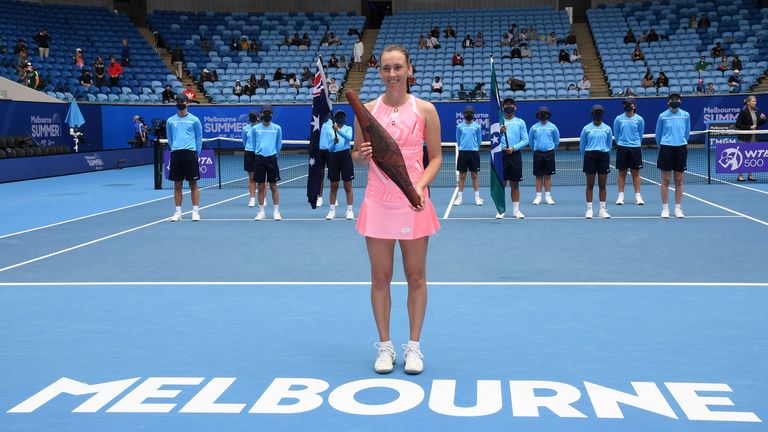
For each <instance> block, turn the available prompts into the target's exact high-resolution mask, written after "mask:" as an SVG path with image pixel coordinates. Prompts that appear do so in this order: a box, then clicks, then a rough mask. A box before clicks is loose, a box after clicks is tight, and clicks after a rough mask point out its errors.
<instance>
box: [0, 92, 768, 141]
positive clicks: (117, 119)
mask: <svg viewBox="0 0 768 432" xmlns="http://www.w3.org/2000/svg"><path fill="white" fill-rule="evenodd" d="M757 96H758V101H760V100H762V98H763V97H767V96H768V95H765V94H764V95H759V94H758V95H757ZM743 101H744V95H717V96H698V97H692V96H691V97H684V98H683V105H682V108H683V109H684V110H686V111H688V112H689V113H690V114H691V128H692V129H693V130H702V129H704V127H705V122H706V121H715V122H722V123H729V122H730V123H733V122H735V120H736V116H737V115H738V113H739V110H740V109H741V108H742V106H743ZM467 104H468V103H467V102H446V103H435V106H436V108H437V111H438V115H439V116H440V120H441V124H442V140H443V142H454V141H455V140H456V129H455V127H454V125H455V124H457V123H458V122H460V121H462V118H463V115H462V112H463V109H464V106H465V105H467ZM469 104H471V105H473V106H474V108H475V112H476V118H477V120H478V122H479V123H480V124H481V126H482V127H483V130H484V133H485V135H486V136H487V131H488V128H489V126H490V121H491V116H490V113H489V104H488V102H487V101H483V102H470V103H469ZM594 104H601V105H603V106H604V107H605V110H606V112H607V116H606V117H607V118H608V119H610V121H611V122H612V119H613V118H614V117H615V116H616V115H618V114H620V113H621V112H622V99H621V98H611V99H562V100H549V101H543V100H539V101H520V102H519V103H518V112H517V114H518V116H519V117H520V118H522V119H523V120H525V122H526V123H527V124H528V126H530V125H531V124H532V123H533V122H535V121H536V120H535V113H536V110H537V109H538V108H539V107H540V106H541V105H546V106H547V107H549V109H550V111H552V122H553V123H554V124H555V125H557V127H558V128H559V129H560V136H561V137H564V138H565V137H578V136H579V134H580V133H581V129H582V127H583V126H584V125H585V124H587V123H588V122H590V121H591V117H590V109H591V107H592V105H594ZM637 105H638V112H639V114H640V115H642V116H643V118H644V119H645V120H646V130H645V133H653V131H654V128H655V125H656V118H657V117H658V114H659V113H660V112H662V111H664V110H665V109H666V108H667V105H666V98H660V97H659V98H638V99H637ZM79 106H80V110H81V111H82V113H83V117H84V118H85V120H86V122H85V125H84V126H83V127H82V130H83V132H84V133H85V139H86V141H88V143H87V144H82V145H81V151H101V150H111V149H125V148H128V147H129V144H128V141H129V140H133V135H134V134H133V116H134V114H138V115H139V116H141V117H143V118H144V119H145V120H146V122H147V123H148V124H150V125H151V121H152V119H167V118H168V117H170V116H172V115H173V114H174V113H175V108H174V107H173V106H172V105H99V104H90V103H81V104H80V105H79ZM254 108H255V109H258V106H251V105H200V106H194V105H193V106H192V107H191V108H190V112H192V113H193V114H195V115H196V116H197V117H199V118H200V120H201V122H202V123H203V135H204V137H205V138H215V137H219V136H225V137H233V138H239V137H240V136H241V132H242V126H243V125H244V124H245V123H246V122H247V113H248V111H249V110H251V109H254ZM68 109H69V105H68V104H56V103H34V102H15V101H0V117H1V118H2V120H0V135H31V136H32V137H33V138H34V139H35V141H36V142H37V143H38V144H39V145H69V146H70V147H72V139H71V137H70V136H69V130H68V126H67V125H66V124H65V122H64V121H65V118H66V115H67V110H68ZM273 109H274V122H275V123H277V124H279V125H281V126H282V128H283V139H285V140H306V139H307V138H308V136H309V128H310V119H311V107H310V106H309V105H273ZM334 109H343V110H345V111H347V113H348V116H347V118H349V119H352V118H353V115H352V112H351V110H350V108H349V106H348V105H346V104H337V105H335V107H334ZM350 121H351V120H350Z"/></svg>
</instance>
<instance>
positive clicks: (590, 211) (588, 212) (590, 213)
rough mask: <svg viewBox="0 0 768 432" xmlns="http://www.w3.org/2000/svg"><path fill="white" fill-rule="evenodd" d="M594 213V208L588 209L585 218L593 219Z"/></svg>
mask: <svg viewBox="0 0 768 432" xmlns="http://www.w3.org/2000/svg"><path fill="white" fill-rule="evenodd" d="M593 215H594V213H593V212H592V209H589V210H587V212H586V213H584V218H585V219H592V216H593Z"/></svg>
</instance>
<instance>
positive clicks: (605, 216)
mask: <svg viewBox="0 0 768 432" xmlns="http://www.w3.org/2000/svg"><path fill="white" fill-rule="evenodd" d="M597 216H598V217H601V218H603V219H610V218H611V215H609V214H608V212H607V211H605V210H600V213H598V214H597Z"/></svg>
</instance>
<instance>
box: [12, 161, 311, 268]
mask: <svg viewBox="0 0 768 432" xmlns="http://www.w3.org/2000/svg"><path fill="white" fill-rule="evenodd" d="M307 175H308V174H304V175H302V176H299V177H296V178H292V179H290V180H286V181H283V182H280V183H278V184H285V183H288V182H292V181H294V180H298V179H301V178H304V177H307ZM248 194H249V192H245V193H243V194H240V195H237V196H234V197H232V198H227V199H225V200H221V201H217V202H215V203H213V204H208V205H207V206H203V207H200V210H205V209H207V208H211V207H213V206H217V205H219V204H224V203H227V202H230V201H234V200H236V199H240V198H242V197H244V196H246V195H248ZM189 213H192V211H191V210H190V211H187V212H185V213H183V214H189ZM163 222H168V218H163V219H159V220H156V221H154V222H150V223H147V224H144V225H140V226H137V227H134V228H130V229H127V230H123V231H120V232H118V233H115V234H110V235H108V236H105V237H100V238H97V239H95V240H91V241H89V242H85V243H80V244H78V245H75V246H72V247H68V248H66V249H62V250H60V251H56V252H52V253H49V254H47V255H43V256H40V257H37V258H32V259H29V260H27V261H23V262H20V263H17V264H13V265H10V266H7V267H4V268H0V273H2V272H4V271H7V270H11V269H14V268H17V267H21V266H24V265H27V264H31V263H34V262H37V261H42V260H44V259H47V258H51V257H54V256H56V255H61V254H63V253H67V252H71V251H73V250H76V249H80V248H83V247H86V246H90V245H92V244H96V243H99V242H102V241H104V240H109V239H111V238H115V237H119V236H121V235H124V234H128V233H131V232H134V231H138V230H140V229H144V228H147V227H150V226H152V225H157V224H159V223H163Z"/></svg>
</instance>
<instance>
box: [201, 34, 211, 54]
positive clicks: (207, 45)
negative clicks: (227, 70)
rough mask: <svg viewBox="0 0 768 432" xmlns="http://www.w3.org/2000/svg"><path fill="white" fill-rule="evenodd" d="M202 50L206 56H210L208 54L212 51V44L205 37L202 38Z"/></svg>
mask: <svg viewBox="0 0 768 432" xmlns="http://www.w3.org/2000/svg"><path fill="white" fill-rule="evenodd" d="M200 50H201V51H203V54H205V55H208V52H209V51H210V50H211V42H210V41H209V40H208V38H206V37H205V36H200Z"/></svg>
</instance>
